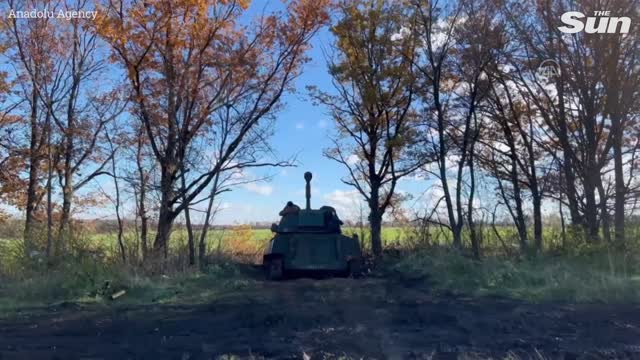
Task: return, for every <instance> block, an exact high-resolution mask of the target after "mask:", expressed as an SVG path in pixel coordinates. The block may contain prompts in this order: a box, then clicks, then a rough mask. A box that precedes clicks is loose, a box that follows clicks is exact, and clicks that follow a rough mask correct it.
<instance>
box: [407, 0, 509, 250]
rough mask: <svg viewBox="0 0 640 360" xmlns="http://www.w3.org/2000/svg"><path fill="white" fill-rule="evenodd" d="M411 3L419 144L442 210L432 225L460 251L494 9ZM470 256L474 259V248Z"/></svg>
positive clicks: (496, 40)
mask: <svg viewBox="0 0 640 360" xmlns="http://www.w3.org/2000/svg"><path fill="white" fill-rule="evenodd" d="M411 4H412V9H413V13H414V16H415V19H416V21H415V25H414V26H413V27H412V32H413V33H414V34H415V35H414V36H415V37H416V38H417V39H420V41H418V43H419V44H421V46H420V47H418V48H417V50H416V52H417V53H418V55H416V56H415V68H416V69H417V71H416V74H417V76H418V77H419V81H420V83H421V87H420V91H419V93H420V99H421V102H422V105H423V111H422V123H423V124H424V126H426V127H427V128H428V129H429V131H425V132H424V139H423V140H422V142H423V143H424V144H425V150H424V151H425V152H426V153H433V154H435V159H436V163H437V171H435V172H432V171H428V172H429V173H431V174H433V175H435V176H436V177H437V178H438V179H439V180H440V184H441V187H442V191H443V196H442V198H443V200H444V203H445V207H446V223H445V222H440V221H439V222H438V223H439V225H441V226H445V227H447V228H449V229H450V231H451V233H452V235H453V245H454V246H455V247H456V248H461V247H462V230H463V227H464V224H465V213H464V211H465V210H464V208H465V206H464V205H465V204H464V203H463V195H464V193H465V187H466V186H465V185H466V184H465V177H467V176H468V177H469V179H470V185H473V186H470V187H469V190H470V194H475V174H474V168H473V166H472V164H473V152H474V146H475V143H476V141H477V139H478V136H479V128H478V125H479V124H480V123H479V122H478V121H477V120H476V116H477V109H478V106H479V104H480V102H481V101H482V99H483V97H484V96H485V95H486V92H487V80H486V73H485V70H486V68H487V66H488V65H489V64H490V63H491V62H492V60H493V58H494V56H495V53H496V51H498V49H500V48H501V46H502V37H501V28H500V26H499V25H495V24H494V23H492V19H493V16H494V14H495V9H494V8H493V7H492V6H491V4H489V3H483V4H482V5H480V6H475V5H474V4H473V2H464V1H459V2H448V3H440V2H438V1H435V2H424V1H417V0H416V1H412V2H411ZM421 156H424V155H421ZM450 163H452V164H453V165H450ZM450 176H452V178H450ZM452 182H453V184H452ZM452 185H453V186H452ZM452 192H453V194H452ZM468 200H469V201H468V202H467V216H466V218H467V220H471V221H468V222H469V224H467V225H469V226H473V224H472V218H470V216H471V215H472V211H473V204H472V202H473V197H470V198H469V199H468ZM439 203H440V201H438V204H439ZM471 233H472V234H473V233H474V231H473V230H472V231H471ZM472 240H473V242H475V241H476V240H474V239H472ZM476 247H477V245H474V248H476ZM474 252H475V253H476V255H477V254H478V251H477V249H476V250H474Z"/></svg>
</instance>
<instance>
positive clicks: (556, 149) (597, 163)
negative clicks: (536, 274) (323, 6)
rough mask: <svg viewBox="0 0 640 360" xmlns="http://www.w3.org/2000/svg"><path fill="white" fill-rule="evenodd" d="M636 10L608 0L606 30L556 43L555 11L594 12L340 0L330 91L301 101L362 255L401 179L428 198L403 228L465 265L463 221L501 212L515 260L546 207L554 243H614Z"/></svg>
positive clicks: (638, 52) (585, 6)
mask: <svg viewBox="0 0 640 360" xmlns="http://www.w3.org/2000/svg"><path fill="white" fill-rule="evenodd" d="M638 5H639V4H638V2H637V1H633V0H615V1H609V2H607V3H606V10H607V11H609V12H610V15H611V16H612V19H611V22H610V23H609V19H608V18H607V17H601V18H598V19H595V20H596V23H595V24H592V25H587V27H586V29H585V31H582V32H574V33H571V34H567V33H563V32H561V30H560V29H559V27H561V26H563V25H564V24H563V23H562V22H561V17H562V15H563V13H565V12H567V11H580V12H582V13H584V14H587V16H591V14H593V13H594V11H601V10H603V6H605V3H602V2H599V1H581V2H579V3H576V2H573V1H564V0H545V1H509V0H502V1H494V0H491V1H489V0H485V1H465V0H459V1H419V0H411V1H377V0H359V1H342V2H340V3H339V5H338V10H337V21H336V23H335V24H334V25H333V26H332V33H333V35H334V36H335V39H336V41H335V44H334V48H333V54H332V56H331V58H330V61H329V72H330V74H331V76H332V78H333V84H334V89H332V90H331V91H329V92H325V91H322V90H321V89H320V90H319V89H315V88H312V94H313V96H314V98H315V99H316V101H317V102H318V103H320V104H322V105H323V106H324V107H325V108H326V109H327V110H328V111H329V112H330V114H331V115H332V117H333V118H334V120H335V123H336V125H337V131H336V133H335V136H334V138H333V142H334V144H335V146H334V147H333V148H330V149H328V150H327V151H326V155H327V156H328V157H329V158H331V159H333V160H335V161H337V162H339V163H341V164H342V165H344V167H345V168H346V169H347V174H348V176H346V177H345V178H344V179H343V181H344V183H345V184H348V185H350V186H353V187H354V188H355V189H356V190H357V191H358V192H359V193H360V194H361V195H362V197H363V198H364V199H365V200H366V202H367V203H368V205H369V210H370V215H369V222H370V225H371V231H372V241H373V250H374V252H375V253H376V254H380V251H381V242H380V224H381V221H382V218H383V215H384V214H385V213H387V212H390V211H394V210H396V207H397V205H398V204H399V203H401V202H402V200H403V197H404V195H403V194H401V193H398V192H397V191H396V188H397V184H398V181H399V180H400V179H401V178H403V177H407V176H412V175H413V176H417V177H418V178H425V179H426V181H425V184H435V185H434V188H437V190H438V191H431V197H432V199H431V200H432V201H431V202H430V204H429V208H428V209H427V210H426V211H425V210H422V211H420V212H418V213H417V215H418V223H421V224H422V225H424V224H435V225H436V226H439V227H444V228H447V229H448V232H449V233H450V234H451V237H452V239H453V245H454V246H455V247H458V248H461V247H463V245H464V242H466V241H468V242H469V243H470V245H471V249H472V251H473V254H474V255H475V256H476V257H479V256H480V254H481V234H480V233H479V232H478V223H479V222H481V223H488V222H491V221H493V222H495V221H496V217H498V218H504V217H506V218H510V220H511V223H512V225H513V226H514V227H515V229H516V230H517V235H516V237H517V241H518V243H519V246H520V250H521V251H522V252H529V251H534V252H540V251H541V250H542V248H543V236H544V228H543V226H544V224H543V212H544V210H545V208H546V209H547V210H551V211H553V212H556V211H557V212H558V213H559V214H560V215H561V217H562V223H563V235H564V236H566V234H565V232H564V229H565V225H566V228H567V229H568V230H567V231H568V232H570V233H571V236H573V237H576V238H580V239H584V240H585V241H586V242H587V243H589V244H598V243H601V242H602V241H603V240H604V241H606V242H608V243H614V244H617V245H620V246H623V245H624V244H625V241H628V240H629V239H628V236H627V232H626V222H627V221H626V220H627V219H628V218H629V216H630V215H631V214H634V213H637V203H638V198H639V197H638V195H639V194H638V190H639V185H640V182H639V181H638V180H637V178H636V172H637V171H638V166H639V165H640V163H639V162H638V149H639V145H640V142H639V140H638V139H639V135H640V133H639V131H640V127H639V124H638V114H639V111H640V108H639V106H640V101H638V100H639V91H640V86H639V80H640V78H639V74H640V62H639V61H640V60H639V56H640V43H639V42H638V39H639V36H638V31H637V25H635V24H637V21H638V12H639V11H640V6H638ZM613 17H618V18H619V19H618V20H614V18H613ZM625 17H626V19H625ZM583 20H585V19H583ZM591 20H594V19H589V22H587V24H589V23H590V22H591ZM596 26H597V28H595V29H593V27H596ZM612 30H613V31H612ZM627 30H628V32H627ZM354 155H355V157H356V158H355V160H354ZM431 190H434V189H431ZM500 214H503V215H500ZM529 219H531V220H529ZM463 234H464V237H465V238H463ZM496 234H497V233H496ZM497 235H499V234H497Z"/></svg>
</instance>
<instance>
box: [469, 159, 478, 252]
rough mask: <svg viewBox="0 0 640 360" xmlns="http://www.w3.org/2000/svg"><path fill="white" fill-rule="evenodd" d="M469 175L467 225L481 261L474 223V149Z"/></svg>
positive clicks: (474, 249)
mask: <svg viewBox="0 0 640 360" xmlns="http://www.w3.org/2000/svg"><path fill="white" fill-rule="evenodd" d="M469 175H470V177H471V181H470V182H471V183H470V184H469V203H468V208H467V224H468V226H469V236H470V238H471V250H472V251H473V257H474V258H476V259H480V241H479V239H478V234H477V232H476V225H475V222H474V221H473V199H474V196H475V192H476V174H475V169H474V164H473V148H472V149H471V154H470V155H469Z"/></svg>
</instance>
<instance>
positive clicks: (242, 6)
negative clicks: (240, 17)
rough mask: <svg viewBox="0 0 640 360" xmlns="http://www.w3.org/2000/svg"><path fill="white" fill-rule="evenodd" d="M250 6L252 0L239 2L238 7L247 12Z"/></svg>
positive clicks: (240, 0)
mask: <svg viewBox="0 0 640 360" xmlns="http://www.w3.org/2000/svg"><path fill="white" fill-rule="evenodd" d="M250 4H251V0H238V5H240V7H241V8H242V9H243V10H247V9H248V8H249V5H250Z"/></svg>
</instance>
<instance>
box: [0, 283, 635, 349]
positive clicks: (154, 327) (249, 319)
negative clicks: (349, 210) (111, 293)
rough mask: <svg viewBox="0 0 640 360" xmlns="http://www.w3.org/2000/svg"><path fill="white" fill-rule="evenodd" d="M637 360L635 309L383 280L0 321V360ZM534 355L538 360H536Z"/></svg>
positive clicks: (261, 288)
mask: <svg viewBox="0 0 640 360" xmlns="http://www.w3.org/2000/svg"><path fill="white" fill-rule="evenodd" d="M303 353H304V354H306V355H309V356H310V357H311V359H336V358H342V359H350V358H357V359H359V358H365V359H369V358H376V359H456V358H464V359H473V358H487V357H493V358H500V359H502V358H505V357H509V358H511V359H517V358H522V359H528V358H532V359H541V358H551V359H557V358H561V359H582V358H584V359H593V358H629V359H631V358H634V359H635V358H638V359H640V306H637V305H633V306H632V305H629V306H611V305H579V306H569V305H562V304H524V303H521V302H518V301H514V300H507V299H499V298H475V299H473V298H465V297H459V296H453V295H446V294H445V295H443V294H438V295H436V294H433V293H431V292H430V291H429V290H428V287H426V286H424V285H422V284H421V283H420V282H416V281H407V280H404V281H400V280H397V279H396V280H391V279H385V278H368V279H360V280H352V279H328V280H311V279H297V280H289V281H284V282H281V283H267V282H262V281H258V282H257V285H256V286H251V287H250V290H242V291H237V292H233V293H230V294H228V295H226V296H223V297H221V298H220V299H218V300H216V301H215V302H213V303H210V304H207V305H198V306H161V305H157V306H152V307H135V308H118V309H115V310H104V309H103V310H100V311H95V310H94V311H88V310H86V309H83V310H79V309H77V308H76V307H75V306H74V305H68V306H66V307H60V308H57V309H55V311H53V310H51V311H48V312H47V313H42V314H39V315H29V316H26V315H22V316H18V317H16V318H14V319H11V320H6V319H5V320H0V359H1V360H7V359H118V360H124V359H181V360H187V359H218V358H222V359H230V358H258V359H259V358H269V359H271V358H273V359H302V358H303ZM542 356H543V357H542Z"/></svg>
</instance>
